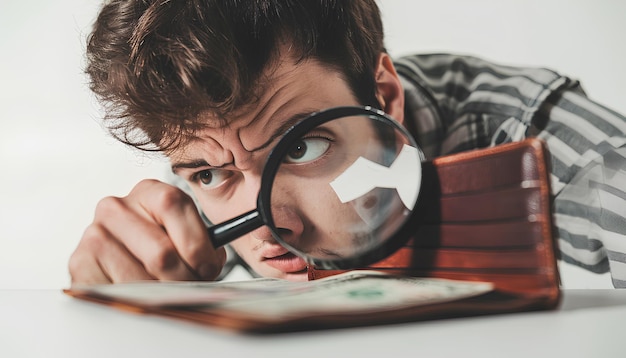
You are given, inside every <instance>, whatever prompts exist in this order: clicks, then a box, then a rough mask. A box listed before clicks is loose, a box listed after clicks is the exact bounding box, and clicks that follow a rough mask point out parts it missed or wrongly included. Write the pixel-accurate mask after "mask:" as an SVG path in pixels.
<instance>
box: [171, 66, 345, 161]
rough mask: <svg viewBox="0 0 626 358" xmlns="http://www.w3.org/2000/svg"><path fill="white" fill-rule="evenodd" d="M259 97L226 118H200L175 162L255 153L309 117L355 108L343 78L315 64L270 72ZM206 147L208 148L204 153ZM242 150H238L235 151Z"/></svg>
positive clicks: (275, 68)
mask: <svg viewBox="0 0 626 358" xmlns="http://www.w3.org/2000/svg"><path fill="white" fill-rule="evenodd" d="M263 79H264V80H263V81H262V83H261V82H260V84H259V86H258V94H257V96H255V98H254V99H251V101H250V102H249V103H247V104H245V105H242V106H240V107H238V108H236V109H235V110H234V111H232V112H231V113H229V114H228V115H226V116H218V115H216V114H215V113H214V112H211V111H207V112H204V113H202V114H201V115H200V116H199V118H198V124H199V129H198V130H196V131H194V132H193V133H191V135H189V136H188V137H187V138H185V140H184V142H183V143H182V145H181V146H179V147H178V148H177V149H176V150H175V151H172V152H171V153H167V154H168V156H169V157H171V158H183V157H198V156H199V155H200V154H201V153H198V152H199V151H201V152H211V153H212V154H216V153H219V152H220V151H226V152H232V148H227V147H229V146H233V145H234V144H238V145H239V146H240V148H239V149H241V150H245V151H254V150H255V149H258V148H259V147H262V146H264V145H265V144H267V142H268V140H272V139H273V138H272V136H276V135H277V134H278V133H277V131H278V132H280V131H282V132H284V131H285V130H286V129H287V128H289V126H290V125H292V124H295V123H291V122H297V121H298V120H300V119H302V118H303V117H304V116H306V115H307V114H309V113H312V112H316V111H319V110H322V109H326V108H330V107H333V106H337V105H347V104H355V103H356V100H355V97H354V95H353V93H352V91H351V90H350V88H349V86H348V84H347V81H346V80H345V79H344V77H343V76H342V74H341V73H340V72H338V71H336V70H334V69H332V68H330V67H328V66H325V65H323V64H322V63H320V62H318V61H315V60H306V61H302V62H295V61H291V60H285V61H283V62H281V63H280V64H279V65H274V66H272V67H271V68H270V69H268V70H266V71H265V74H264V76H263ZM199 147H202V149H199ZM235 149H236V148H235Z"/></svg>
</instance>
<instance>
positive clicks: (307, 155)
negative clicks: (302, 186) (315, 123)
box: [284, 137, 330, 164]
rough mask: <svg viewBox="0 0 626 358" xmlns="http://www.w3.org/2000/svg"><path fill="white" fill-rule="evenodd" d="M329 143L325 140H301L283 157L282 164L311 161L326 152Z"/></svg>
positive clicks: (316, 138)
mask: <svg viewBox="0 0 626 358" xmlns="http://www.w3.org/2000/svg"><path fill="white" fill-rule="evenodd" d="M329 147H330V141H329V140H328V139H325V138H318V137H315V138H302V139H300V140H299V141H298V142H296V143H295V144H294V145H293V147H291V149H290V150H289V152H287V155H285V159H284V162H285V163H290V164H300V163H306V162H310V161H313V160H315V159H317V158H319V157H321V156H322V155H324V153H326V151H328V148H329Z"/></svg>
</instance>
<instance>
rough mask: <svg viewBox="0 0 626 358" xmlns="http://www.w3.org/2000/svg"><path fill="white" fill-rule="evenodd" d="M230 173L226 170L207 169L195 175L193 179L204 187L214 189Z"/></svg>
mask: <svg viewBox="0 0 626 358" xmlns="http://www.w3.org/2000/svg"><path fill="white" fill-rule="evenodd" d="M229 177H230V174H229V172H228V171H226V170H218V169H206V170H203V171H200V172H198V173H196V174H195V175H194V178H193V181H194V182H196V183H198V185H200V187H201V188H203V189H212V188H215V187H217V186H219V185H220V184H222V183H223V182H224V181H225V180H226V179H228V178H229Z"/></svg>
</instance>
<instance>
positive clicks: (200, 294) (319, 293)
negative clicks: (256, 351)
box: [73, 270, 493, 318]
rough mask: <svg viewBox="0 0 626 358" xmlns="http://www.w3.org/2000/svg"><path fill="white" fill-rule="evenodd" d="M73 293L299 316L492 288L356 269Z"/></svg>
mask: <svg viewBox="0 0 626 358" xmlns="http://www.w3.org/2000/svg"><path fill="white" fill-rule="evenodd" d="M73 289H74V290H77V291H80V290H82V291H84V292H87V293H89V294H90V295H95V296H99V297H103V298H106V299H109V300H114V301H122V302H128V303H132V304H136V305H141V306H144V307H145V306H153V307H193V308H194V310H206V311H210V310H216V309H220V310H228V311H233V312H239V313H241V314H249V315H256V316H267V317H273V318H278V317H289V316H291V315H301V314H302V313H303V312H308V313H309V314H314V313H322V314H323V313H337V312H341V313H349V312H368V311H380V310H385V309H401V308H403V307H410V306H416V305H422V304H424V305H425V304H433V303H440V302H446V301H451V300H456V299H462V298H466V297H470V296H475V295H480V294H484V293H486V292H489V291H491V290H492V289H493V286H492V284H490V283H484V282H470V281H455V280H447V279H438V278H423V277H405V276H394V275H388V274H385V273H381V272H378V271H364V270H358V271H350V272H346V273H343V274H339V275H335V276H329V277H327V278H324V279H320V280H314V281H309V282H290V281H285V280H279V279H268V278H260V279H252V280H245V281H236V282H162V281H159V282H157V281H145V282H133V283H119V284H113V285H86V286H77V287H73Z"/></svg>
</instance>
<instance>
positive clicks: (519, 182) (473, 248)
mask: <svg viewBox="0 0 626 358" xmlns="http://www.w3.org/2000/svg"><path fill="white" fill-rule="evenodd" d="M416 210H417V211H418V219H417V221H418V222H417V223H415V227H416V229H415V234H414V235H413V237H412V238H411V240H410V241H409V242H408V243H407V244H406V245H405V246H404V247H402V248H400V249H399V250H398V251H396V252H395V253H393V254H392V255H390V256H388V257H387V258H385V259H383V260H381V261H379V262H377V263H375V264H373V265H371V266H368V267H362V268H360V269H374V270H380V271H385V272H389V273H394V274H401V275H409V276H423V277H439V278H448V279H457V280H469V281H485V282H491V283H493V284H494V286H495V289H496V292H498V293H499V294H502V295H504V296H506V297H508V298H509V299H513V300H514V301H516V302H517V303H516V304H514V305H512V306H510V307H509V308H510V310H530V309H548V308H554V307H556V306H557V305H558V303H559V302H560V290H559V283H560V282H559V274H558V266H557V256H556V255H557V252H558V249H557V247H556V241H555V239H554V238H553V220H552V206H551V196H550V181H549V157H548V153H547V149H546V146H545V144H544V143H543V142H542V141H541V140H539V139H526V140H524V141H521V142H515V143H510V144H504V145H500V146H496V147H491V148H486V149H479V150H474V151H468V152H463V153H458V154H453V155H448V156H444V157H440V158H436V159H434V160H432V161H429V162H425V163H424V164H423V180H422V188H421V191H420V197H419V199H418V204H417V208H416ZM339 272H342V271H338V270H321V269H317V268H315V267H309V272H308V273H309V279H311V280H314V279H318V278H321V277H326V276H329V275H333V274H336V273H339ZM504 306H506V305H504ZM503 310H505V311H506V310H507V309H506V308H505V309H503ZM478 311H480V309H478V310H477V312H478Z"/></svg>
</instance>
